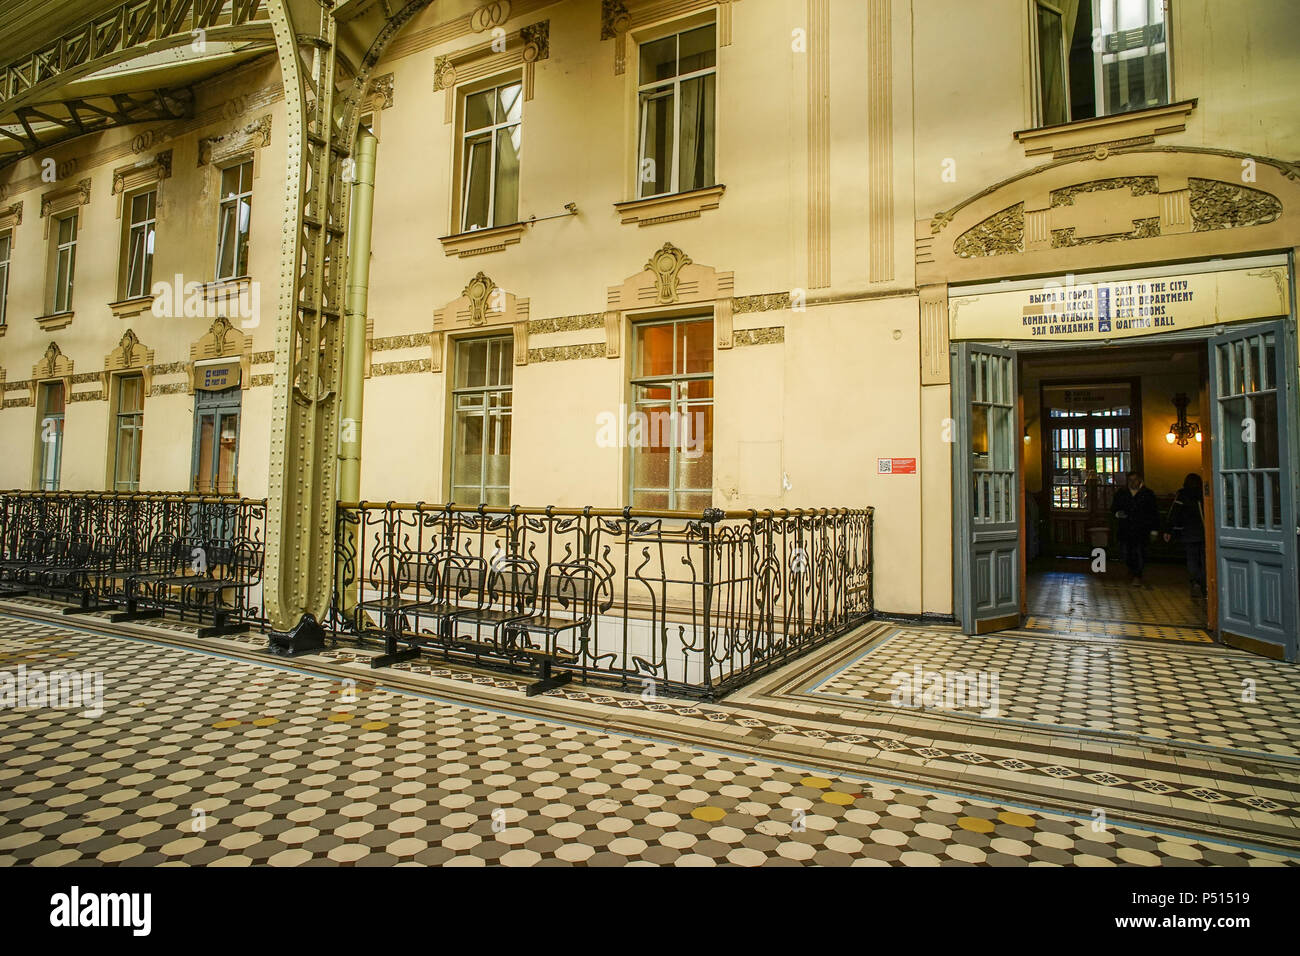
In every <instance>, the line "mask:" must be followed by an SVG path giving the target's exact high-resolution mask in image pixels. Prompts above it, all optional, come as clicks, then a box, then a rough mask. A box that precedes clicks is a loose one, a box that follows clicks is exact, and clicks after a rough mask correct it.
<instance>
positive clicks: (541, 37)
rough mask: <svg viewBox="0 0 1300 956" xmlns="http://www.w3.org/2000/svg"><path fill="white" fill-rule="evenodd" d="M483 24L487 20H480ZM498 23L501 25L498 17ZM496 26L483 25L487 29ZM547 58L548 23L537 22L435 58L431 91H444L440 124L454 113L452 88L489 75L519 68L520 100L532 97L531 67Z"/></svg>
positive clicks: (549, 50)
mask: <svg viewBox="0 0 1300 956" xmlns="http://www.w3.org/2000/svg"><path fill="white" fill-rule="evenodd" d="M484 22H485V23H486V22H487V21H484ZM500 22H505V17H504V16H502V17H501V21H500ZM495 25H496V24H491V25H488V26H484V27H483V28H482V29H484V30H487V29H490V28H491V27H492V26H495ZM550 56H551V21H549V20H540V21H538V22H537V23H530V24H528V25H527V26H523V27H520V28H519V29H518V30H516V31H515V32H513V33H507V34H506V35H505V36H494V37H493V38H492V39H490V40H487V41H485V42H483V43H477V44H475V45H474V46H471V47H466V48H465V49H463V50H457V51H456V52H454V53H447V54H444V55H442V56H440V57H437V58H436V59H435V60H434V62H433V91H434V92H435V93H438V92H441V91H443V90H445V91H446V92H447V95H446V97H445V99H446V104H445V107H444V110H443V119H442V121H443V122H444V123H450V122H451V120H452V117H453V115H454V114H455V111H456V95H455V87H456V86H457V85H458V84H461V83H469V82H473V81H474V80H478V79H482V78H483V77H485V76H490V75H492V74H493V73H504V72H506V71H508V70H512V69H520V68H522V69H523V77H524V100H525V101H528V100H531V99H532V98H533V72H534V64H536V63H537V61H538V60H546V59H549V58H550Z"/></svg>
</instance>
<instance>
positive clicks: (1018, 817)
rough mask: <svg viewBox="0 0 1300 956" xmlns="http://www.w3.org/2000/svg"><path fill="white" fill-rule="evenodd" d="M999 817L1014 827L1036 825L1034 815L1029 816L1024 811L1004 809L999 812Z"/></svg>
mask: <svg viewBox="0 0 1300 956" xmlns="http://www.w3.org/2000/svg"><path fill="white" fill-rule="evenodd" d="M998 819H999V820H1001V821H1002V822H1003V823H1005V824H1007V825H1008V826H1013V827H1032V826H1033V825H1034V818H1033V817H1027V816H1025V815H1024V814H1023V813H1013V812H1012V811H1010V810H1003V811H1002V812H1001V813H999V814H998Z"/></svg>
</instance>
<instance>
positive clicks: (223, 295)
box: [202, 276, 253, 301]
mask: <svg viewBox="0 0 1300 956" xmlns="http://www.w3.org/2000/svg"><path fill="white" fill-rule="evenodd" d="M252 284H253V279H252V277H251V276H232V277H231V278H229V279H213V280H212V281H211V282H205V283H203V286H202V289H203V297H204V298H205V299H208V300H209V301H211V300H213V299H228V298H230V297H231V296H238V295H240V294H241V293H243V292H246V291H247V290H248V288H249V287H250V286H251V285H252Z"/></svg>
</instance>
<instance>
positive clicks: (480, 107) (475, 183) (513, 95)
mask: <svg viewBox="0 0 1300 956" xmlns="http://www.w3.org/2000/svg"><path fill="white" fill-rule="evenodd" d="M523 101H524V93H523V85H522V84H521V83H519V82H518V81H516V82H513V83H506V84H503V85H501V86H495V87H493V88H491V89H487V90H481V91H479V92H477V93H468V94H466V96H465V101H464V109H463V114H464V119H463V124H462V126H463V128H462V132H461V136H462V139H461V194H460V231H461V232H469V231H470V230H471V229H488V228H491V227H493V226H505V225H509V224H510V223H513V222H516V221H518V219H519V146H520V138H521V135H522V133H523Z"/></svg>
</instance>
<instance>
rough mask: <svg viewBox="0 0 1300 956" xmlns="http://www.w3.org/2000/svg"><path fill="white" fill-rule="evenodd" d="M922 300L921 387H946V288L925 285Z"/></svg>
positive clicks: (945, 286) (947, 377) (947, 372)
mask: <svg viewBox="0 0 1300 956" xmlns="http://www.w3.org/2000/svg"><path fill="white" fill-rule="evenodd" d="M920 298H921V384H922V385H947V384H948V379H949V363H948V286H947V285H927V286H922V287H921V289H920Z"/></svg>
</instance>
